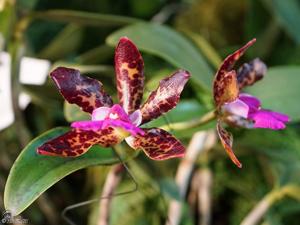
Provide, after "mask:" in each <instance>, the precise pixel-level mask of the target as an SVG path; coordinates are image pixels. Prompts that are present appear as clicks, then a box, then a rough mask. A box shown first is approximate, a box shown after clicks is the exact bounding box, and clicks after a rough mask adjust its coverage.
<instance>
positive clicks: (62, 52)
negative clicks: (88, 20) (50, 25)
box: [38, 24, 83, 60]
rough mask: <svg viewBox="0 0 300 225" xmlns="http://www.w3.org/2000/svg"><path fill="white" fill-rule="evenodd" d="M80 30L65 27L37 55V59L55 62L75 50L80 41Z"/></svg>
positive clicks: (81, 33) (71, 26) (70, 26)
mask: <svg viewBox="0 0 300 225" xmlns="http://www.w3.org/2000/svg"><path fill="white" fill-rule="evenodd" d="M82 35H83V32H82V28H81V27H79V26H77V25H74V24H71V25H68V26H66V27H65V28H64V29H63V30H62V31H61V32H60V33H59V34H58V35H57V36H56V37H55V38H54V39H53V40H52V41H51V42H50V44H48V45H47V46H46V47H45V48H44V49H43V50H42V51H41V52H40V53H39V54H38V57H39V58H45V59H51V60H57V59H61V58H63V57H65V56H67V55H68V54H70V53H71V52H73V51H74V50H76V49H77V48H78V46H79V44H80V42H81V39H82Z"/></svg>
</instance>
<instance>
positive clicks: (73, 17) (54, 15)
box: [34, 10, 140, 27]
mask: <svg viewBox="0 0 300 225" xmlns="http://www.w3.org/2000/svg"><path fill="white" fill-rule="evenodd" d="M34 18H39V19H43V20H50V21H57V22H64V23H75V24H78V25H85V26H96V27H116V26H124V25H129V24H132V23H136V22H139V21H140V20H138V19H135V18H131V17H126V16H117V15H108V14H99V13H89V12H82V11H74V10H48V11H44V12H36V13H35V14H34Z"/></svg>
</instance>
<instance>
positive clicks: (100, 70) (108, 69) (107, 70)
mask: <svg viewBox="0 0 300 225" xmlns="http://www.w3.org/2000/svg"><path fill="white" fill-rule="evenodd" d="M59 66H62V67H69V68H73V69H76V70H80V73H82V74H84V73H87V74H91V75H90V76H93V75H94V74H101V75H106V76H108V77H112V75H114V73H115V71H114V68H113V67H112V66H109V65H82V64H77V63H68V62H63V61H58V62H56V63H54V64H53V65H52V68H51V70H54V69H55V68H56V67H59Z"/></svg>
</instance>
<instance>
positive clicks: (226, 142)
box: [217, 121, 242, 168]
mask: <svg viewBox="0 0 300 225" xmlns="http://www.w3.org/2000/svg"><path fill="white" fill-rule="evenodd" d="M217 131H218V135H219V137H220V140H221V143H222V145H223V147H224V148H225V150H226V152H227V154H228V155H229V157H230V159H231V160H232V162H233V163H234V164H235V165H237V167H239V168H242V164H241V163H240V161H239V160H238V159H237V158H236V156H235V155H234V152H233V150H232V142H233V137H232V134H231V133H229V132H228V131H226V130H225V129H224V128H223V127H222V123H221V121H218V123H217Z"/></svg>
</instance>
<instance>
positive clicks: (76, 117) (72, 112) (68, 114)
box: [64, 101, 91, 122]
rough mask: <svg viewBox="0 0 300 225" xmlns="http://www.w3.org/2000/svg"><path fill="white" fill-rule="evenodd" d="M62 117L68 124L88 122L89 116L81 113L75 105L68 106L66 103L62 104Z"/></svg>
mask: <svg viewBox="0 0 300 225" xmlns="http://www.w3.org/2000/svg"><path fill="white" fill-rule="evenodd" d="M64 115H65V119H66V120H67V121H68V122H74V121H80V120H90V119H91V116H90V114H88V113H86V112H84V111H82V110H81V109H80V108H79V106H77V105H75V104H70V103H68V102H67V101H65V103H64Z"/></svg>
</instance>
